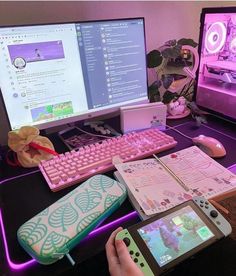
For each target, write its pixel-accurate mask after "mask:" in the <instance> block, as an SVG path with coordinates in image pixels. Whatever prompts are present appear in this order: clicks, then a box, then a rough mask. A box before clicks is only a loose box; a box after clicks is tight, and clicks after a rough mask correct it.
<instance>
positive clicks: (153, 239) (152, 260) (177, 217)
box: [116, 197, 232, 276]
mask: <svg viewBox="0 0 236 276" xmlns="http://www.w3.org/2000/svg"><path fill="white" fill-rule="evenodd" d="M231 231H232V228H231V226H230V224H229V222H228V221H227V220H226V219H225V218H224V217H223V216H222V215H221V214H220V213H219V212H218V211H217V210H216V209H215V208H214V207H213V206H212V205H211V204H210V203H209V202H208V201H207V200H206V199H205V198H203V197H194V198H193V199H192V200H190V201H187V202H185V203H183V204H181V205H178V206H176V207H174V208H172V209H170V210H168V211H166V212H164V213H161V214H157V215H155V216H153V217H151V218H150V219H147V220H145V221H142V222H140V223H138V224H136V225H134V226H131V227H129V228H128V229H124V230H122V231H121V232H119V233H118V234H117V236H116V239H123V241H124V242H125V244H126V246H127V247H128V249H129V253H130V255H131V257H132V259H133V260H134V262H135V263H136V264H137V265H138V266H139V267H140V269H141V270H142V271H143V273H144V275H148V276H151V275H160V274H162V273H165V272H166V271H168V270H169V269H171V268H173V267H174V266H175V265H177V264H179V263H180V262H182V261H184V260H185V259H187V258H189V257H190V256H192V255H194V254H196V253H197V252H199V251H200V250H202V249H204V248H205V247H207V246H209V245H211V244H213V243H214V242H216V241H218V240H220V239H222V238H224V237H226V236H228V235H229V234H230V233H231Z"/></svg>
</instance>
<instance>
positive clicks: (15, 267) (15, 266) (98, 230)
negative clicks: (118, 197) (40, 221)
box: [0, 209, 137, 270]
mask: <svg viewBox="0 0 236 276" xmlns="http://www.w3.org/2000/svg"><path fill="white" fill-rule="evenodd" d="M135 216H137V212H136V211H133V212H131V213H129V214H127V215H125V216H123V217H121V218H118V219H116V220H114V221H112V222H110V223H107V224H105V225H103V226H100V227H98V228H96V229H95V230H93V231H92V232H90V233H89V235H88V238H89V237H91V236H96V235H99V234H100V233H101V232H105V231H106V230H108V229H109V228H110V227H112V226H115V225H116V224H118V223H121V222H124V221H126V220H129V219H131V218H132V217H135ZM0 225H1V231H2V237H3V243H4V249H5V253H6V259H7V263H8V265H9V267H10V268H11V269H13V270H23V269H25V268H28V267H30V266H32V265H34V264H36V263H37V262H36V260H35V259H31V260H30V261H27V262H24V263H21V264H16V263H14V262H12V261H11V258H10V255H9V250H8V244H7V238H6V232H5V228H4V223H3V217H2V210H1V209H0Z"/></svg>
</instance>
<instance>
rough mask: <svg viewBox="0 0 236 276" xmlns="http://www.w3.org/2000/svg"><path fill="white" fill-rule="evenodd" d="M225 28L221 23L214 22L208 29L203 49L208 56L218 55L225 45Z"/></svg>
mask: <svg viewBox="0 0 236 276" xmlns="http://www.w3.org/2000/svg"><path fill="white" fill-rule="evenodd" d="M225 40H226V27H225V25H224V23H222V22H215V23H213V24H212V25H210V27H209V28H208V30H207V32H206V37H205V47H206V50H207V51H208V52H209V53H210V54H214V53H218V52H219V51H220V50H221V49H222V47H223V46H224V44H225Z"/></svg>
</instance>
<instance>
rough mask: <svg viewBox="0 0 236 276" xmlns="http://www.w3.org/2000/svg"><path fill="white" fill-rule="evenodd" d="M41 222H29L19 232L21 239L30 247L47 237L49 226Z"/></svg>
mask: <svg viewBox="0 0 236 276" xmlns="http://www.w3.org/2000/svg"><path fill="white" fill-rule="evenodd" d="M40 221H41V219H40V218H39V219H38V220H37V222H33V221H29V222H26V223H25V224H23V225H22V226H21V227H20V229H19V231H18V235H19V238H21V239H22V240H23V241H25V242H26V243H27V244H28V245H30V246H31V245H33V244H36V243H38V242H39V241H41V240H42V239H43V238H44V237H45V236H46V235H47V226H46V225H45V224H43V223H40Z"/></svg>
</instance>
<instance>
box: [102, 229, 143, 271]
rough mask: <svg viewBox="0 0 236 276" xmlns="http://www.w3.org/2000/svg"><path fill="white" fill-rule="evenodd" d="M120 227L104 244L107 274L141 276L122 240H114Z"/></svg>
mask: <svg viewBox="0 0 236 276" xmlns="http://www.w3.org/2000/svg"><path fill="white" fill-rule="evenodd" d="M121 230H122V227H119V228H118V229H116V230H115V231H114V232H113V233H112V234H111V236H110V238H109V239H108V241H107V243H106V255H107V261H108V266H109V272H110V274H111V275H112V276H126V275H128V276H143V275H144V274H143V272H142V271H141V270H140V269H139V267H138V266H137V265H136V264H135V263H134V261H133V260H132V258H131V257H130V255H129V252H128V249H127V247H126V245H125V243H124V242H123V240H115V237H116V235H117V233H118V232H120V231H121Z"/></svg>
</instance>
